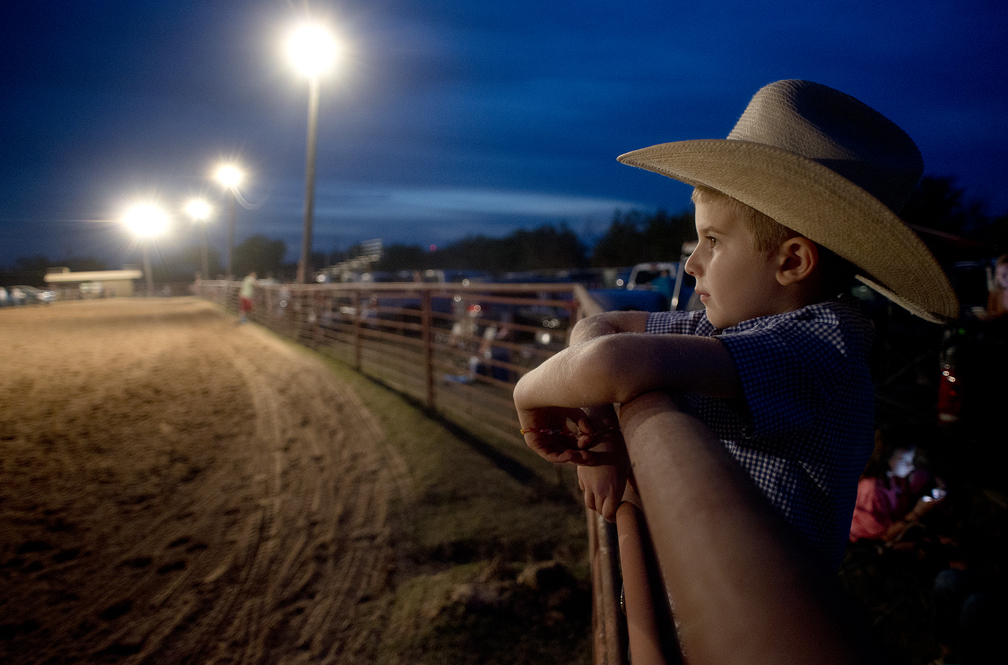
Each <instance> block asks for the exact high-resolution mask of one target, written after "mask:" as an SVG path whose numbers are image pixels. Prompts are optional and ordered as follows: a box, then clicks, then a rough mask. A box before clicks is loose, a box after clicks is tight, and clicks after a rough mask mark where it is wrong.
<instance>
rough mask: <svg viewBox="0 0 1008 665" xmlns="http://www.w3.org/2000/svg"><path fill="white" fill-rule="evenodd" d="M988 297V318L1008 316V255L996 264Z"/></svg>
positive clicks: (1003, 255) (999, 259)
mask: <svg viewBox="0 0 1008 665" xmlns="http://www.w3.org/2000/svg"><path fill="white" fill-rule="evenodd" d="M992 287H993V288H991V290H990V293H989V294H988V296H987V316H988V317H990V318H994V317H1000V316H1004V315H1005V314H1008V254H1002V255H1001V256H1000V257H998V260H997V263H995V264H994V283H993V284H992Z"/></svg>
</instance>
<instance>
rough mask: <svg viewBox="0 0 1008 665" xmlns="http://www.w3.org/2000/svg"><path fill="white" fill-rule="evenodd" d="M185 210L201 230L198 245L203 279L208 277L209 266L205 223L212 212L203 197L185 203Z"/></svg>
mask: <svg viewBox="0 0 1008 665" xmlns="http://www.w3.org/2000/svg"><path fill="white" fill-rule="evenodd" d="M185 211H186V214H187V215H189V216H190V217H192V220H193V222H195V223H197V224H198V225H199V227H200V231H202V232H203V243H202V246H201V247H200V250H201V251H200V258H201V259H202V260H203V279H210V266H209V262H208V261H207V239H206V225H207V222H208V221H209V220H210V214H211V213H212V212H213V209H212V208H211V207H210V204H209V203H207V202H206V201H204V200H203V199H192V200H190V201H189V203H187V204H186V207H185Z"/></svg>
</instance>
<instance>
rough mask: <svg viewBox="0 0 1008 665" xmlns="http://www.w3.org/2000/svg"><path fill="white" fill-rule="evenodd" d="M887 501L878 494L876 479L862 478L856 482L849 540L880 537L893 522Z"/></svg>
mask: <svg viewBox="0 0 1008 665" xmlns="http://www.w3.org/2000/svg"><path fill="white" fill-rule="evenodd" d="M887 507H888V506H887V503H886V502H885V501H884V500H883V499H882V497H880V496H879V488H878V480H876V479H875V478H862V479H861V480H860V482H858V488H857V505H856V506H855V507H854V516H853V518H852V520H851V533H850V539H851V541H856V540H859V539H861V538H870V539H877V538H881V537H882V535H883V534H884V533H885V532H886V529H888V528H889V525H891V524H892V523H893V520H892V518H891V517H890V516H889V514H888V510H887Z"/></svg>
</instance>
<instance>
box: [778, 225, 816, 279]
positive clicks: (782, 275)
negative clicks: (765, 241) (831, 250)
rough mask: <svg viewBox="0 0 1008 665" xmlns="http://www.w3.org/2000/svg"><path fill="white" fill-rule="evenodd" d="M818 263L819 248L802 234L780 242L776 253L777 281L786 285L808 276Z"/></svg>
mask: <svg viewBox="0 0 1008 665" xmlns="http://www.w3.org/2000/svg"><path fill="white" fill-rule="evenodd" d="M818 265H819V248H818V247H816V244H815V243H814V242H812V241H811V240H809V239H808V238H804V237H802V236H795V237H794V238H788V239H787V240H785V241H784V242H783V243H781V246H780V251H779V252H778V254H777V282H778V283H779V284H780V285H781V286H788V285H789V284H794V283H796V282H800V281H802V280H804V279H806V278H808V277H809V276H810V275H811V274H812V272H813V271H814V270H815V268H816V266H818Z"/></svg>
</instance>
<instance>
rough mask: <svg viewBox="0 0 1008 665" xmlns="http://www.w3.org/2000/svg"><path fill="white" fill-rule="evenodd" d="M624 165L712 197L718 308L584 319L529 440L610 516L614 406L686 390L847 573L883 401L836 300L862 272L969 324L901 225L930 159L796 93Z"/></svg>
mask: <svg viewBox="0 0 1008 665" xmlns="http://www.w3.org/2000/svg"><path fill="white" fill-rule="evenodd" d="M619 159H620V161H621V162H623V163H626V164H630V165H633V166H638V167H641V168H646V169H649V170H652V171H655V172H657V173H661V174H663V175H666V176H669V177H672V178H675V179H678V180H682V181H683V182H686V183H687V184H691V185H693V186H694V187H695V188H696V189H695V191H694V195H693V200H694V203H695V205H696V226H697V235H698V239H699V243H698V246H697V249H696V250H695V251H694V253H693V255H692V256H690V258H689V260H688V261H687V264H686V271H687V272H688V273H690V274H691V275H693V276H694V277H696V280H697V288H696V292H697V293H698V294H699V295H700V299H701V302H703V304H704V306H705V311H702V312H663V313H656V314H648V313H643V312H611V313H606V314H602V315H599V316H596V317H591V318H589V319H586V320H584V321H582V322H579V323H578V325H577V326H575V329H574V331H573V333H572V335H571V345H570V347H569V348H568V349H566V350H565V351H563V352H562V353H560V354H557V355H556V356H554V357H553V358H551V359H549V360H548V361H547V362H545V363H543V364H542V365H541V366H540V367H539V368H537V369H536V370H534V371H532V372H529V373H528V374H527V375H526V376H525V377H523V378H522V380H521V381H519V383H518V385H517V386H516V387H515V392H514V400H515V405H516V407H517V409H518V415H519V419H520V421H521V424H522V428H523V430H522V431H523V433H524V434H525V440H526V443H528V445H529V446H530V447H532V448H533V449H534V450H536V451H537V452H538V453H539V454H540V455H542V456H543V457H545V458H546V459H548V460H550V461H555V462H576V463H579V464H583V465H586V466H583V467H580V468H579V473H578V477H579V481H580V483H581V485H582V488H583V489H584V491H585V502H586V505H588V506H589V507H590V508H594V509H596V510H599V511H600V512H602V513H603V515H605V516H606V517H607V518H610V519H611V518H612V516H613V514H614V513H615V510H616V508H617V507H618V505H619V502H620V501H621V500H622V497H623V488H624V485H625V481H626V478H627V475H628V472H629V469H628V464H627V460H626V453H625V449H624V448H623V443H622V439H621V437H620V435H619V432H618V421H617V420H616V417H615V413H614V411H613V410H612V408H611V406H609V405H611V404H613V403H623V402H627V401H629V400H632V399H634V398H635V397H638V396H639V395H642V394H644V393H646V392H651V391H655V390H672V391H677V392H683V393H685V396H686V398H687V400H688V402H689V404H690V405H691V406H692V408H693V409H694V410H695V412H696V414H697V416H698V417H699V418H700V419H701V420H702V421H703V422H704V423H705V424H706V425H707V426H708V427H709V428H710V429H711V430H712V431H713V432H714V433H715V434H716V435H717V437H718V438H719V439H721V441H722V443H723V444H724V445H725V447H726V448H727V449H728V451H729V452H730V453H731V454H732V456H733V457H734V458H735V459H736V461H738V462H739V464H740V465H741V466H742V467H743V468H744V469H745V470H746V472H747V473H748V474H749V476H750V477H751V478H752V479H753V481H754V482H755V483H756V484H757V485H758V487H759V489H760V490H761V491H762V493H763V494H764V495H765V496H766V497H767V499H768V500H769V501H770V502H771V504H772V505H773V506H774V507H775V508H776V509H777V511H778V512H779V513H780V514H781V515H782V516H783V518H784V520H785V521H786V522H787V523H788V524H790V525H791V527H792V528H793V529H795V530H796V531H797V532H798V533H799V534H800V535H801V536H802V537H803V538H804V540H805V541H806V542H807V543H808V544H809V545H810V546H811V547H812V548H813V550H814V551H815V552H816V554H818V556H819V558H820V560H821V561H822V562H823V563H824V565H826V566H827V567H830V568H832V569H833V570H835V569H836V568H837V566H838V565H839V562H840V559H841V558H842V556H843V552H844V549H845V547H846V544H847V537H848V531H849V527H850V520H851V513H852V511H853V508H854V499H855V493H856V488H857V481H858V477H859V475H860V473H861V470H862V469H863V468H864V465H865V462H866V460H867V459H868V455H869V454H870V452H871V450H872V446H873V441H872V437H873V426H874V423H873V406H874V398H873V389H872V382H871V377H870V375H869V373H868V365H867V355H868V352H869V350H870V345H871V338H872V334H871V326H870V324H869V322H868V321H867V320H866V319H865V318H864V317H862V316H861V315H860V314H859V313H858V311H857V310H856V309H855V308H854V307H853V306H851V305H850V304H847V303H845V302H843V301H841V300H838V299H836V298H835V297H834V296H835V294H836V293H837V292H838V291H839V289H840V287H842V285H843V284H844V283H845V281H846V278H847V277H849V276H852V275H855V274H856V276H857V278H858V279H859V280H861V281H862V282H864V283H865V284H867V285H869V286H871V287H872V288H874V289H876V290H877V291H879V292H880V293H882V294H883V295H885V296H886V297H888V298H890V299H891V300H893V301H894V302H897V303H899V304H900V305H902V306H904V307H905V308H907V309H908V310H910V311H911V312H913V313H914V314H916V315H918V316H921V317H923V318H926V319H928V320H931V321H939V320H941V318H942V317H945V318H952V317H955V316H956V315H957V314H958V303H957V300H956V297H955V294H954V293H953V291H952V289H951V286H950V285H949V283H948V280H947V278H946V277H945V275H944V273H943V272H942V271H941V268H940V267H939V266H938V264H937V262H936V261H935V260H934V257H933V256H932V255H931V254H930V252H929V251H928V250H927V248H926V247H925V246H924V244H923V243H922V242H921V241H920V240H919V239H918V238H917V237H916V236H915V235H914V233H913V232H912V231H911V230H910V229H909V228H908V227H907V226H906V225H905V224H903V222H902V221H900V219H899V218H898V216H897V212H898V211H899V209H901V208H902V206H903V204H904V203H905V202H906V200H907V199H908V198H909V196H910V193H911V192H912V191H913V188H914V186H915V184H916V182H917V180H918V179H919V177H920V174H921V172H922V170H923V167H922V163H921V159H920V153H919V151H918V150H917V147H916V146H915V145H914V144H913V142H912V141H911V140H910V138H909V137H908V136H907V135H906V134H905V133H903V131H902V130H900V129H899V128H898V127H897V126H896V125H895V124H893V123H892V122H891V121H889V120H888V119H886V118H885V117H883V116H882V115H881V114H879V113H877V112H876V111H874V110H872V109H870V108H869V107H867V106H865V105H864V104H862V103H861V102H859V101H857V100H856V99H854V98H852V97H849V96H847V95H845V94H843V93H841V92H838V91H836V90H833V89H832V88H828V87H826V86H823V85H819V84H816V83H810V82H807V81H779V82H777V83H772V84H770V85H768V86H766V87H764V88H763V89H761V90H760V91H759V92H757V93H756V95H755V96H754V97H753V99H752V101H751V102H750V103H749V106H748V107H747V108H746V110H745V112H744V113H743V115H742V117H741V118H740V120H739V122H738V123H737V124H736V126H735V128H734V130H732V133H731V134H730V135H729V137H728V139H725V140H701V141H680V142H677V143H668V144H662V145H657V146H652V147H650V148H645V149H643V150H638V151H635V152H632V153H628V154H626V155H623V156H621V157H620V158H619ZM616 333H624V334H616ZM634 333H636V334H634ZM643 333H647V334H643ZM568 419H570V420H573V422H575V423H576V424H577V426H578V430H579V432H578V434H579V435H575V434H572V432H571V431H570V430H568V428H567V421H568ZM585 448H589V449H587V450H586V449H585ZM587 465H592V466H587Z"/></svg>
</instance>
